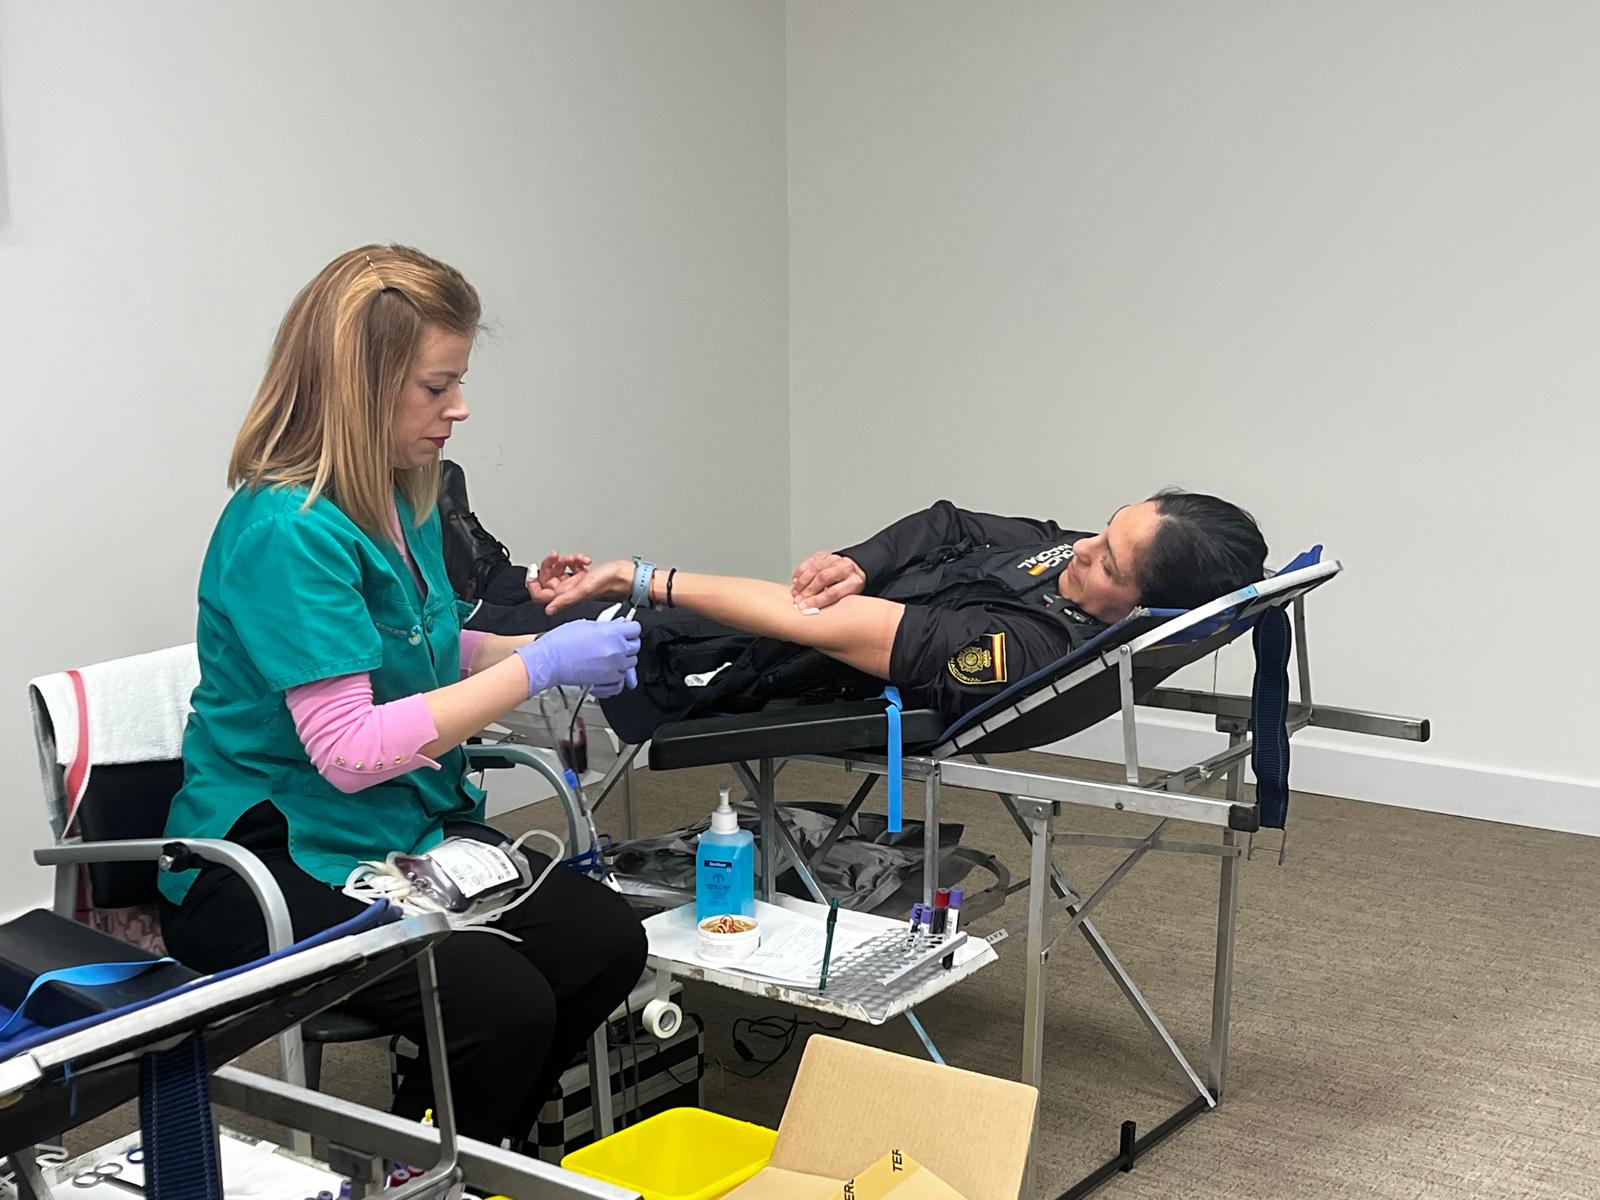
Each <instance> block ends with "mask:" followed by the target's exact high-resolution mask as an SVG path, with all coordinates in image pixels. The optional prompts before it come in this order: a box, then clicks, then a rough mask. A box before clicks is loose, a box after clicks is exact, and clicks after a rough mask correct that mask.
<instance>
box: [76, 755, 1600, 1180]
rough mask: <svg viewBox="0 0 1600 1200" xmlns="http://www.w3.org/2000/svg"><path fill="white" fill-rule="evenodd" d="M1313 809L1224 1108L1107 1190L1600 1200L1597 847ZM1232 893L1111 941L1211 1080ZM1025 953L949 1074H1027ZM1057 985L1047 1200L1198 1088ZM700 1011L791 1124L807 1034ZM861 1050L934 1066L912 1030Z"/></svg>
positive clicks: (665, 806)
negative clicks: (1135, 1127)
mask: <svg viewBox="0 0 1600 1200" xmlns="http://www.w3.org/2000/svg"><path fill="white" fill-rule="evenodd" d="M1008 758H1010V759H1011V760H1012V761H1017V762H1019V763H1028V762H1030V761H1032V762H1035V763H1039V764H1046V765H1048V766H1051V767H1055V768H1060V767H1062V766H1063V765H1065V762H1064V760H1061V759H1052V758H1049V757H1048V756H1043V755H1035V756H1029V755H1017V756H1008ZM1076 765H1077V766H1078V767H1079V768H1081V769H1083V770H1087V771H1096V770H1102V768H1099V767H1096V766H1095V765H1093V764H1087V763H1083V764H1076ZM725 779H726V774H725V772H722V771H720V770H709V769H708V770H702V771H684V772H677V773H673V774H662V775H656V774H650V773H648V772H639V773H638V774H637V776H636V782H635V784H634V799H635V806H636V810H637V813H638V816H639V822H640V829H641V832H657V831H661V830H665V829H668V828H672V827H674V826H676V825H678V824H682V823H686V822H687V821H689V820H692V819H695V818H697V817H699V816H701V815H703V814H704V813H705V812H706V811H708V810H709V809H710V807H711V806H712V805H713V804H714V802H715V796H716V787H717V785H718V784H719V783H721V782H724V781H725ZM852 782H854V781H853V780H850V779H847V778H846V777H844V776H843V775H842V774H841V773H839V772H833V771H829V770H826V769H823V768H820V767H814V766H808V765H805V764H796V765H793V766H791V767H790V768H789V770H788V771H786V772H785V773H784V775H783V777H782V779H781V788H780V793H781V796H782V798H783V799H785V800H791V799H843V798H845V797H847V796H848V795H849V792H850V790H851V787H850V785H851V783H852ZM945 797H946V800H945V809H944V817H945V819H947V820H958V821H961V822H963V823H964V824H965V825H966V826H967V835H966V839H965V840H966V841H967V842H968V843H969V844H973V845H977V846H979V847H982V848H984V849H988V850H993V851H995V852H996V853H998V854H999V855H1000V856H1001V858H1002V859H1003V860H1004V861H1005V862H1006V863H1007V865H1008V866H1009V867H1010V868H1011V870H1012V871H1013V873H1014V875H1015V876H1016V877H1018V878H1021V877H1022V876H1023V874H1024V873H1025V870H1026V859H1025V847H1024V843H1023V841H1022V839H1021V837H1020V836H1019V835H1018V834H1017V833H1016V832H1015V830H1014V828H1013V827H1012V826H1011V824H1010V822H1009V820H1007V819H1006V818H1005V817H1004V814H1003V813H1002V812H1001V811H1000V809H999V806H998V804H997V803H996V802H995V801H994V799H993V798H992V797H989V796H983V795H979V794H975V793H966V792H962V791H959V790H947V791H946V793H945ZM908 803H909V798H908ZM1292 813H1293V819H1292V821H1291V825H1292V828H1293V836H1292V838H1291V840H1290V845H1289V851H1290V853H1289V860H1288V863H1287V865H1285V866H1283V867H1279V866H1277V864H1276V855H1275V854H1262V853H1259V852H1258V854H1257V857H1256V859H1255V860H1254V861H1252V862H1250V863H1248V864H1246V865H1245V867H1244V869H1243V872H1242V886H1241V895H1240V900H1241V908H1240V926H1239V942H1238V951H1237V958H1236V973H1235V1002H1234V1019H1233V1026H1232V1041H1231V1058H1230V1062H1229V1071H1228V1077H1227V1096H1226V1100H1225V1103H1224V1104H1223V1105H1222V1107H1221V1108H1220V1109H1219V1110H1218V1111H1216V1112H1215V1113H1212V1114H1210V1115H1207V1116H1204V1117H1201V1118H1199V1119H1197V1120H1196V1121H1195V1122H1193V1123H1192V1124H1191V1125H1190V1126H1189V1127H1188V1128H1187V1129H1185V1130H1184V1131H1183V1132H1181V1133H1180V1134H1179V1135H1178V1136H1177V1137H1176V1138H1174V1139H1172V1140H1170V1141H1168V1142H1166V1143H1165V1144H1163V1145H1162V1146H1160V1147H1159V1148H1157V1149H1156V1150H1154V1151H1153V1152H1152V1153H1150V1154H1149V1155H1148V1156H1147V1157H1146V1158H1144V1159H1142V1160H1141V1161H1140V1163H1139V1166H1138V1167H1137V1169H1136V1170H1135V1171H1134V1172H1132V1173H1131V1174H1128V1175H1123V1176H1120V1177H1118V1178H1117V1179H1115V1180H1113V1181H1112V1182H1111V1183H1109V1184H1108V1185H1107V1186H1106V1188H1105V1189H1104V1190H1103V1191H1102V1192H1101V1193H1100V1194H1102V1195H1107V1196H1120V1197H1126V1198H1129V1200H1132V1198H1135V1197H1141V1198H1142V1197H1169V1196H1185V1197H1239V1198H1246V1197H1248V1198H1252V1200H1254V1198H1259V1200H1298V1198H1301V1197H1304V1198H1307V1200H1310V1198H1313V1197H1316V1198H1321V1197H1357V1196H1359V1197H1430V1198H1431V1197H1438V1198H1442V1200H1453V1198H1456V1197H1474V1198H1487V1197H1523V1196H1527V1197H1540V1198H1546V1197H1550V1198H1554V1197H1596V1196H1600V839H1589V838H1582V837H1577V836H1573V835H1566V834H1556V833H1546V832H1541V831H1537V830H1528V829H1522V828H1518V827H1514V826H1508V825H1497V824H1491V823H1487V822H1481V821H1470V820H1466V819H1463V818H1455V817H1445V816H1439V815H1435V814H1430V813H1421V812H1413V811H1408V810H1404V809H1397V808H1387V807H1381V806H1377V805H1370V804H1363V803H1360V802H1356V801H1350V800H1338V799H1330V798H1326V797H1320V796H1312V795H1303V794H1299V795H1296V796H1295V797H1294V801H1293V809H1292ZM602 815H603V816H605V817H607V818H608V821H607V822H605V823H606V824H608V825H614V824H615V822H616V821H617V820H618V819H619V817H618V814H617V813H616V812H615V811H614V808H613V806H611V805H608V806H607V808H606V809H603V810H602ZM553 817H554V813H553V810H551V808H550V806H536V807H535V808H533V809H526V810H521V811H519V812H517V813H513V814H510V815H509V816H508V817H507V818H506V819H504V820H503V821H502V822H501V824H502V825H503V826H504V827H505V828H507V829H508V830H520V829H522V828H525V827H527V825H529V824H532V823H540V824H543V823H545V822H546V821H548V820H551V819H553ZM1149 824H1150V822H1149V821H1148V820H1144V819H1138V818H1131V817H1127V816H1123V815H1121V814H1112V813H1102V812H1098V811H1092V810H1083V809H1070V810H1068V812H1067V819H1066V820H1064V821H1063V827H1065V828H1077V829H1083V830H1089V831H1095V832H1121V833H1128V832H1142V831H1143V830H1144V829H1146V828H1148V827H1149ZM1196 832H1197V833H1198V832H1199V831H1196ZM1120 857H1121V856H1120V855H1119V854H1118V853H1117V852H1114V851H1104V850H1096V849H1085V848H1077V847H1074V848H1070V849H1069V851H1068V852H1067V853H1066V854H1065V856H1064V858H1063V862H1064V865H1065V867H1066V869H1067V870H1068V873H1069V874H1070V875H1071V876H1072V878H1073V881H1074V883H1075V884H1076V886H1077V887H1078V888H1079V890H1080V891H1085V892H1086V891H1087V890H1088V889H1090V888H1092V887H1093V886H1094V884H1095V883H1096V882H1098V880H1099V878H1100V877H1102V876H1103V875H1104V874H1105V873H1106V871H1108V870H1109V869H1110V868H1111V867H1112V866H1114V865H1115V863H1116V862H1117V861H1119V860H1120ZM1216 885H1217V870H1216V864H1215V861H1214V860H1200V859H1195V858H1191V857H1187V856H1178V855H1167V854H1152V855H1148V856H1146V858H1145V859H1144V860H1143V861H1142V862H1141V863H1140V864H1139V865H1138V866H1137V867H1135V868H1134V870H1133V871H1132V872H1131V873H1130V874H1129V875H1128V877H1127V878H1126V879H1125V880H1124V881H1123V882H1122V883H1121V884H1119V885H1118V888H1117V890H1116V891H1115V892H1114V893H1113V894H1112V895H1111V896H1110V898H1108V899H1107V900H1106V901H1105V903H1104V904H1103V905H1102V906H1101V909H1100V911H1099V913H1098V915H1097V918H1096V919H1097V921H1098V923H1099V925H1100V928H1101V930H1102V932H1103V933H1104V934H1105V936H1106V938H1107V939H1108V941H1109V942H1110V943H1111V945H1112V946H1113V947H1114V949H1115V950H1116V952H1117V953H1118V954H1119V955H1120V956H1121V958H1122V960H1123V962H1124V963H1125V964H1126V966H1127V968H1128V970H1129V971H1130V973H1131V974H1132V975H1133V977H1134V978H1135V979H1136V980H1137V981H1138V982H1139V984H1140V986H1141V987H1142V988H1143V989H1144V990H1145V993H1146V995H1147V996H1148V997H1149V998H1150V1000H1151V1002H1152V1003H1153V1004H1154V1006H1155V1007H1156V1009H1157V1011H1158V1012H1160V1013H1161V1014H1162V1016H1163V1018H1164V1019H1165V1020H1166V1021H1167V1024H1168V1026H1169V1028H1170V1029H1171V1030H1172V1032H1173V1034H1174V1036H1175V1037H1176V1038H1177V1040H1178V1042H1179V1044H1180V1045H1182V1046H1183V1047H1184V1049H1185V1050H1186V1052H1188V1053H1189V1054H1190V1057H1191V1059H1192V1060H1193V1061H1195V1062H1196V1064H1197V1065H1201V1064H1203V1062H1204V1057H1205V1038H1206V1036H1207V1032H1208V1029H1209V1021H1210V974H1211V965H1212V954H1213V938H1214V927H1215V917H1216ZM1019 903H1020V897H1018V898H1014V899H1013V902H1012V904H1013V909H1012V911H1014V910H1015V906H1016V905H1018V904H1019ZM999 921H1000V915H999V914H996V915H995V916H992V917H990V918H988V919H987V920H981V921H977V922H975V923H974V927H975V928H976V929H977V930H978V931H979V932H983V931H986V930H988V929H990V928H993V927H994V926H995V925H996V924H998V923H999ZM1022 949H1023V947H1022V943H1021V940H1020V939H1013V940H1011V941H1009V942H1006V943H1003V944H1002V945H1001V947H1000V962H999V963H997V964H996V965H994V966H993V967H990V968H989V969H987V970H986V971H984V972H982V973H981V974H979V975H978V976H976V977H974V978H973V979H972V980H970V981H968V982H967V983H966V984H964V985H962V986H959V987H956V988H953V989H951V990H950V991H949V992H947V993H945V994H944V995H943V996H940V997H938V998H937V999H936V1000H934V1001H933V1002H930V1003H929V1004H927V1005H925V1006H924V1008H923V1009H922V1010H921V1016H922V1018H923V1020H924V1022H925V1024H926V1025H927V1027H928V1030H929V1032H930V1033H931V1034H932V1035H933V1037H934V1038H935V1039H936V1040H937V1041H938V1043H939V1045H940V1048H941V1049H942V1051H943V1052H944V1054H945V1055H946V1057H947V1058H948V1059H949V1061H950V1062H951V1063H952V1064H954V1065H956V1066H961V1067H968V1068H971V1069H974V1070H980V1071H987V1072H990V1073H995V1074H1011V1075H1014V1074H1015V1072H1016V1070H1017V1067H1018V1065H1019V1063H1020V1055H1021V1019H1022V983H1023V965H1022ZM1049 971H1050V980H1051V984H1050V995H1049V1003H1048V1006H1047V1018H1046V1019H1047V1028H1046V1056H1045V1079H1044V1087H1043V1089H1042V1095H1041V1118H1040V1140H1039V1145H1038V1154H1037V1161H1038V1184H1037V1187H1036V1189H1035V1195H1036V1196H1039V1197H1053V1196H1055V1195H1057V1194H1058V1193H1059V1192H1060V1191H1061V1190H1062V1189H1063V1188H1065V1187H1066V1186H1067V1185H1069V1184H1070V1183H1072V1182H1073V1181H1075V1180H1076V1179H1078V1178H1079V1177H1080V1176H1081V1175H1083V1174H1084V1173H1085V1172H1086V1171H1088V1170H1089V1169H1091V1168H1092V1167H1094V1166H1096V1165H1097V1164H1098V1163H1100V1162H1101V1161H1103V1160H1104V1159H1105V1158H1106V1157H1108V1156H1109V1155H1110V1154H1111V1153H1112V1152H1113V1151H1114V1150H1115V1146H1116V1137H1117V1129H1118V1125H1119V1124H1120V1122H1121V1121H1122V1120H1124V1119H1127V1118H1131V1119H1134V1120H1137V1121H1138V1122H1139V1124H1140V1126H1141V1127H1142V1128H1149V1127H1150V1126H1152V1125H1154V1124H1155V1123H1157V1122H1158V1121H1160V1120H1161V1119H1162V1118H1163V1117H1165V1116H1166V1115H1167V1114H1168V1113H1170V1112H1171V1111H1172V1110H1174V1109H1175V1108H1177V1107H1178V1106H1179V1105H1180V1104H1182V1103H1183V1102H1184V1101H1185V1100H1186V1099H1187V1094H1186V1091H1185V1088H1186V1086H1187V1085H1186V1083H1185V1081H1184V1079H1183V1077H1182V1076H1181V1075H1180V1074H1179V1072H1178V1071H1177V1069H1176V1068H1175V1067H1174V1066H1172V1065H1171V1064H1170V1062H1169V1061H1168V1060H1166V1059H1165V1057H1164V1056H1163V1055H1162V1054H1161V1053H1160V1052H1159V1048H1158V1047H1157V1046H1156V1044H1155V1043H1154V1042H1153V1041H1152V1040H1151V1038H1150V1037H1149V1035H1148V1034H1147V1033H1146V1031H1145V1029H1144V1026H1143V1025H1142V1024H1141V1022H1140V1021H1139V1020H1138V1019H1137V1017H1136V1016H1135V1015H1134V1013H1133V1011H1132V1010H1131V1009H1130V1008H1129V1007H1128V1006H1127V1004H1126V1002H1125V1001H1124V1000H1123V998H1122V996H1121V993H1120V992H1119V991H1118V990H1117V989H1116V988H1115V986H1114V985H1113V984H1112V983H1111V982H1110V980H1109V979H1108V978H1107V976H1106V975H1105V973H1104V972H1103V971H1102V970H1101V968H1100V966H1099V963H1098V961H1097V960H1096V959H1095V958H1094V957H1093V955H1092V954H1091V953H1090V951H1089V949H1088V947H1087V946H1086V945H1085V944H1084V942H1083V941H1082V940H1081V939H1079V938H1077V937H1076V936H1074V937H1072V938H1070V939H1066V940H1063V942H1062V943H1061V946H1060V949H1059V951H1058V953H1057V954H1055V955H1054V956H1053V957H1052V959H1051V963H1050V968H1049ZM686 1007H687V1008H688V1009H689V1010H690V1011H693V1012H695V1013H697V1014H699V1015H700V1017H701V1018H702V1019H703V1020H704V1021H705V1024H706V1047H707V1058H708V1069H707V1076H706V1081H705V1101H706V1105H707V1107H710V1108H713V1109H717V1110H719V1111H723V1112H727V1113H730V1114H734V1115H737V1116H741V1117H745V1118H747V1119H750V1120H756V1121H761V1122H765V1123H768V1124H776V1122H777V1120H778V1118H779V1116H780V1115H781V1113H782V1110H783V1101H784V1097H785V1095H786V1094H787V1089H788V1085H789V1082H790V1080H791V1079H792V1078H793V1071H794V1066H795V1063H796V1062H797V1061H798V1057H799V1055H798V1052H797V1051H796V1052H794V1053H791V1054H790V1055H789V1056H787V1057H786V1058H785V1059H784V1060H783V1061H781V1062H779V1063H778V1064H777V1065H776V1066H774V1067H773V1068H771V1069H770V1070H769V1071H767V1072H765V1073H764V1074H763V1075H761V1076H760V1077H759V1078H756V1079H744V1078H740V1077H738V1076H737V1075H735V1074H734V1070H737V1069H744V1068H745V1064H743V1063H742V1062H740V1060H739V1059H738V1058H737V1056H736V1055H735V1054H734V1052H733V1049H732V1044H731V1040H730V1036H729V1030H730V1027H731V1024H732V1021H733V1019H734V1018H735V1017H739V1016H754V1015H762V1014H765V1013H777V1012H783V1011H785V1010H783V1009H782V1008H780V1007H778V1006H775V1005H771V1004H764V1003H762V1002H759V1001H756V1000H752V999H750V998H748V997H743V996H735V995H732V994H729V993H725V992H722V991H720V990H719V989H715V988H709V987H704V986H700V985H691V986H690V988H689V989H688V991H687V993H686ZM841 1036H846V1037H851V1038H857V1039H860V1040H863V1041H867V1042H871V1043H873V1044H876V1045H881V1046H885V1047H888V1048H890V1049H895V1050H899V1051H903V1052H905V1053H910V1054H914V1053H919V1046H918V1043H917V1041H916V1039H915V1036H914V1035H913V1033H912V1032H911V1029H910V1027H909V1026H908V1025H907V1024H906V1022H904V1021H896V1022H892V1023H891V1024H889V1025H886V1026H884V1027H881V1028H868V1027H862V1026H851V1027H850V1028H849V1029H847V1030H846V1031H845V1032H844V1033H843V1034H841ZM271 1061H272V1058H271V1055H270V1054H269V1053H266V1052H264V1051H256V1052H254V1053H253V1054H252V1056H251V1059H250V1063H251V1064H252V1065H258V1066H260V1067H261V1068H263V1069H268V1070H270V1063H271ZM729 1064H731V1068H730V1066H729ZM384 1069H385V1063H384V1059H383V1055H382V1052H381V1049H380V1047H379V1046H378V1044H367V1045H358V1046H352V1047H334V1048H332V1049H331V1050H330V1052H329V1055H328V1064H327V1073H328V1078H329V1087H330V1090H332V1091H335V1092H337V1093H339V1094H342V1095H347V1096H350V1097H351V1098H355V1099H361V1100H364V1101H366V1102H369V1103H382V1102H383V1101H384V1095H385V1087H386V1084H385V1076H384ZM1201 1069H1202V1070H1203V1065H1201ZM132 1120H133V1118H132V1116H131V1115H130V1114H129V1113H126V1112H122V1113H118V1114H114V1115H113V1116H109V1117H107V1118H104V1119H102V1120H101V1121H98V1122H95V1123H93V1125H92V1126H90V1127H86V1128H85V1129H83V1130H81V1131H79V1133H78V1134H77V1135H76V1136H75V1137H74V1139H73V1144H74V1145H75V1146H79V1147H87V1146H92V1145H95V1144H98V1142H99V1141H100V1140H103V1139H104V1138H105V1137H109V1136H110V1135H111V1134H112V1133H114V1132H116V1131H117V1130H119V1129H120V1128H126V1127H128V1126H129V1125H130V1124H131V1122H132Z"/></svg>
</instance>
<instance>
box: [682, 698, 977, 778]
mask: <svg viewBox="0 0 1600 1200" xmlns="http://www.w3.org/2000/svg"><path fill="white" fill-rule="evenodd" d="M885 712H886V706H885V704H884V702H883V701H882V700H848V701H843V702H840V703H836V704H780V705H770V706H768V707H767V708H764V709H762V710H761V711H760V712H756V713H739V714H736V715H734V716H726V717H702V718H699V719H697V720H693V721H674V722H671V723H670V724H667V725H663V726H661V728H659V729H657V730H656V731H655V733H653V734H652V735H651V737H650V769H651V770H653V771H670V770H676V769H678V768H680V767H704V766H711V765H713V764H716V763H726V762H735V761H744V760H748V759H760V758H782V757H786V756H788V755H791V754H845V753H848V752H849V751H852V750H878V749H882V748H883V746H884V745H885V743H886V742H887V740H888V736H889V721H888V718H887V716H886V715H885ZM944 727H945V719H944V718H943V717H942V716H940V715H939V713H938V712H937V711H935V710H934V709H931V708H912V709H906V710H905V711H904V712H902V713H901V714H900V737H901V741H902V744H903V745H904V746H905V747H906V748H907V749H910V748H912V747H914V746H919V745H926V744H928V743H930V742H932V741H934V740H935V739H936V738H938V736H939V734H940V733H941V732H942V731H943V730H944Z"/></svg>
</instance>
